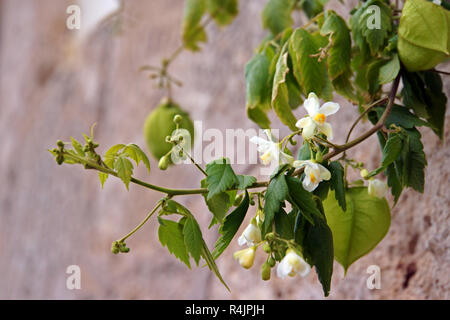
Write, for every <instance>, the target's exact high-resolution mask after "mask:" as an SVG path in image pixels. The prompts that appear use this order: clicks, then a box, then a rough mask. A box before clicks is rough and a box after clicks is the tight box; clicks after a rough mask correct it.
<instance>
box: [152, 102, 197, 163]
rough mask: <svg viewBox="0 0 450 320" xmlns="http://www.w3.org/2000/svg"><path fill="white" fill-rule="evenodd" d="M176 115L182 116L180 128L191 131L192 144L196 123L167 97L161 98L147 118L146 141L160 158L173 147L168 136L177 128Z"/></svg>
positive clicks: (153, 152) (154, 154)
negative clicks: (167, 139)
mask: <svg viewBox="0 0 450 320" xmlns="http://www.w3.org/2000/svg"><path fill="white" fill-rule="evenodd" d="M176 115H180V116H181V117H182V119H181V121H180V123H179V128H180V129H186V130H187V131H188V132H189V133H190V135H191V146H192V143H193V141H194V124H193V122H192V120H191V119H190V118H189V115H188V114H187V113H186V112H185V111H183V110H182V109H181V108H180V107H179V106H178V105H177V104H175V103H174V102H172V101H169V100H168V99H167V98H166V99H163V100H161V103H160V104H159V106H158V107H157V108H156V109H155V110H153V111H152V112H151V113H150V114H149V115H148V117H147V119H146V120H145V124H144V138H145V142H146V143H147V147H148V149H149V151H150V153H151V154H152V155H153V156H154V157H155V158H156V159H158V160H159V159H160V158H161V157H163V156H164V155H166V154H167V153H168V152H169V151H170V150H171V149H172V147H173V144H171V143H169V142H167V141H166V137H167V136H170V135H172V132H173V131H175V130H176V124H175V123H174V121H173V119H174V117H175V116H176Z"/></svg>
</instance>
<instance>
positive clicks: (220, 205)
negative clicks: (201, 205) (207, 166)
mask: <svg viewBox="0 0 450 320" xmlns="http://www.w3.org/2000/svg"><path fill="white" fill-rule="evenodd" d="M207 186H208V184H207V183H206V179H204V180H202V181H201V187H202V188H207ZM203 197H204V198H205V201H206V205H207V206H208V209H209V211H211V213H212V214H213V215H214V218H215V219H216V221H217V222H218V223H222V221H223V218H224V217H225V215H226V213H227V212H228V209H230V207H231V205H232V203H231V202H232V201H230V196H229V194H228V193H227V192H221V193H218V194H216V195H215V196H213V197H212V198H211V199H209V200H208V199H207V195H206V194H203Z"/></svg>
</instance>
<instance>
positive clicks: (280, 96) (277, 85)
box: [272, 43, 297, 131]
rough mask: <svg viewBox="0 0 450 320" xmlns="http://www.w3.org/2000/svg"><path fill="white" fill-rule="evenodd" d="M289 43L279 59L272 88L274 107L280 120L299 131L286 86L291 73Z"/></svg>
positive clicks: (293, 129)
mask: <svg viewBox="0 0 450 320" xmlns="http://www.w3.org/2000/svg"><path fill="white" fill-rule="evenodd" d="M286 50H287V43H286V44H285V45H284V47H283V49H282V50H281V55H280V57H279V58H278V62H277V68H276V71H275V76H274V79H273V87H272V107H273V109H274V110H275V113H276V114H277V115H278V117H279V118H280V120H281V121H282V122H283V123H284V124H285V125H287V126H288V127H289V129H291V130H292V131H295V130H297V127H296V126H295V124H296V122H297V120H296V118H295V116H294V114H293V113H292V110H291V107H290V105H289V93H288V87H287V84H286V74H287V73H288V72H289V68H288V65H287V59H288V53H287V52H286Z"/></svg>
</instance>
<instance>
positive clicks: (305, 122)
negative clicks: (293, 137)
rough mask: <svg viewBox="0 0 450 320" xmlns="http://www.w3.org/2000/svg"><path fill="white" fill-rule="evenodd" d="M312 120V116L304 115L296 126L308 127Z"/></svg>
mask: <svg viewBox="0 0 450 320" xmlns="http://www.w3.org/2000/svg"><path fill="white" fill-rule="evenodd" d="M310 122H311V117H304V118H301V119H300V120H298V121H297V123H296V124H295V126H296V127H297V128H299V129H301V128H304V127H306V126H307V125H308V124H309V123H310Z"/></svg>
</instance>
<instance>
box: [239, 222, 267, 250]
mask: <svg viewBox="0 0 450 320" xmlns="http://www.w3.org/2000/svg"><path fill="white" fill-rule="evenodd" d="M256 220H257V219H253V220H252V222H250V223H249V225H248V226H247V228H245V230H244V232H243V233H242V235H241V236H240V237H239V238H238V244H239V245H240V246H243V245H244V244H247V245H248V246H249V247H251V246H254V245H256V244H258V243H260V242H261V230H260V229H259V228H258V225H257V223H258V222H257V221H256Z"/></svg>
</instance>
